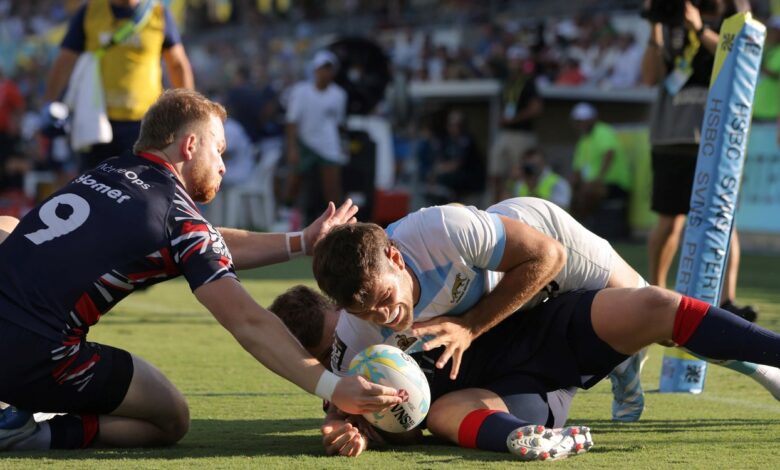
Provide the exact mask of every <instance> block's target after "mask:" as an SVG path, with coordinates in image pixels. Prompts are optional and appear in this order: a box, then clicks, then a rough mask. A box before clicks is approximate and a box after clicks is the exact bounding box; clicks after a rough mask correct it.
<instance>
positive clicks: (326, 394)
mask: <svg viewBox="0 0 780 470" xmlns="http://www.w3.org/2000/svg"><path fill="white" fill-rule="evenodd" d="M339 380H341V378H340V377H339V376H338V375H336V374H334V373H333V372H331V371H329V370H326V371H325V372H323V373H322V375H321V376H320V380H319V381H318V382H317V388H315V389H314V394H315V395H317V396H318V397H320V398H322V399H323V400H328V401H333V391H334V390H336V385H337V384H338V383H339Z"/></svg>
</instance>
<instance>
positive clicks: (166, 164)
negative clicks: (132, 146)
mask: <svg viewBox="0 0 780 470" xmlns="http://www.w3.org/2000/svg"><path fill="white" fill-rule="evenodd" d="M136 155H138V156H139V157H141V158H144V159H146V160H149V161H150V162H153V163H156V164H158V165H162V166H164V167H165V168H167V169H168V170H170V172H171V173H173V175H174V176H176V178H177V179H178V176H177V174H176V169H174V168H173V165H171V162H169V161H167V160H163V159H162V158H160V157H158V156H157V155H154V154H152V153H148V152H139V153H137V154H136Z"/></svg>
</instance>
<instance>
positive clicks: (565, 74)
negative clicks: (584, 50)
mask: <svg viewBox="0 0 780 470" xmlns="http://www.w3.org/2000/svg"><path fill="white" fill-rule="evenodd" d="M583 83H585V75H584V74H583V73H582V71H581V70H580V63H579V62H578V61H577V59H575V58H573V57H569V58H567V59H565V60H564V61H563V65H562V66H561V70H560V72H558V77H557V78H556V79H555V84H556V85H561V86H578V85H582V84H583Z"/></svg>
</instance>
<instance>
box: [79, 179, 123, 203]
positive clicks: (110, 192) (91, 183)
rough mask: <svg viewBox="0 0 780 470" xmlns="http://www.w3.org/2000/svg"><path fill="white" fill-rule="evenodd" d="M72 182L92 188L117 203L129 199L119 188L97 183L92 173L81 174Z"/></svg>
mask: <svg viewBox="0 0 780 470" xmlns="http://www.w3.org/2000/svg"><path fill="white" fill-rule="evenodd" d="M73 183H74V184H83V185H84V186H87V187H89V188H92V189H93V190H94V191H95V192H97V193H100V194H103V195H104V196H106V197H107V198H109V199H114V200H116V203H117V204H122V203H123V202H125V201H126V200H128V199H131V197H130V196H128V195H127V194H125V193H124V192H122V190H121V189H116V188H113V187H111V186H109V185H107V184H105V183H99V182H98V181H97V180H96V179H95V178H93V177H92V175H81V176H79V177H78V178H76V179H75V180H73Z"/></svg>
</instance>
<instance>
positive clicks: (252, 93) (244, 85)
mask: <svg viewBox="0 0 780 470" xmlns="http://www.w3.org/2000/svg"><path fill="white" fill-rule="evenodd" d="M262 102H263V97H262V94H261V92H260V90H258V89H257V87H255V86H254V84H253V83H252V79H251V76H250V68H249V65H247V64H239V65H238V66H237V67H236V70H235V72H234V75H233V84H232V86H231V87H230V88H229V89H228V91H227V94H226V96H225V107H226V108H228V109H229V110H230V116H231V117H232V118H233V119H235V120H236V121H237V122H238V123H239V124H241V127H242V128H243V129H244V132H245V133H246V135H247V136H249V139H250V140H251V141H252V142H257V140H258V138H259V132H260V129H259V128H258V120H259V116H260V113H259V110H260V109H261V107H262ZM228 142H229V141H228Z"/></svg>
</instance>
